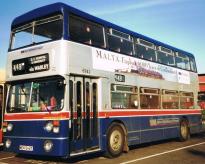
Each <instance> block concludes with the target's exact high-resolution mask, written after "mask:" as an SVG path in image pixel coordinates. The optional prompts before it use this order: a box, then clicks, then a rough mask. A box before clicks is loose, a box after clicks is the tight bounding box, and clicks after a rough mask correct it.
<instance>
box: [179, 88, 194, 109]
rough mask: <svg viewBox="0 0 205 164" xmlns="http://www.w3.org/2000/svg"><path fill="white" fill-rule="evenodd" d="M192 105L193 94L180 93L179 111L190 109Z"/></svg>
mask: <svg viewBox="0 0 205 164" xmlns="http://www.w3.org/2000/svg"><path fill="white" fill-rule="evenodd" d="M193 105H194V95H193V93H188V92H181V93H180V107H181V109H190V108H193Z"/></svg>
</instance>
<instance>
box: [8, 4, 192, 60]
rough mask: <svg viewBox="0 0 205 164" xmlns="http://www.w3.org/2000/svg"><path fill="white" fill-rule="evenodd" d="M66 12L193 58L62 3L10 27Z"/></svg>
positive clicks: (16, 20) (33, 12)
mask: <svg viewBox="0 0 205 164" xmlns="http://www.w3.org/2000/svg"><path fill="white" fill-rule="evenodd" d="M68 12H71V13H73V14H76V15H78V16H80V17H83V18H86V19H88V20H90V21H94V22H96V23H99V24H101V25H103V26H105V27H108V28H113V29H115V30H118V31H120V32H123V33H127V34H129V35H131V36H134V37H136V38H141V39H144V40H147V41H149V42H152V43H154V44H155V45H158V46H162V47H165V48H168V49H171V50H173V51H177V52H180V53H183V54H186V55H187V56H189V57H192V58H194V56H193V54H191V53H189V52H186V51H183V50H180V49H178V48H175V47H172V46H170V45H167V44H165V43H162V42H160V41H157V40H154V39H152V38H149V37H147V36H144V35H142V34H139V33H136V32H133V31H131V30H128V29H125V28H123V27H120V26H118V25H115V24H113V23H110V22H108V21H105V20H102V19H100V18H97V17H95V16H92V15H90V14H88V13H85V12H83V11H80V10H78V9H76V8H74V7H71V6H69V5H66V4H64V3H54V4H50V5H47V6H43V7H40V8H37V9H34V10H32V11H29V12H27V13H25V14H23V15H21V16H19V17H17V18H15V19H14V20H13V22H12V26H11V27H12V29H13V28H15V27H16V26H19V25H21V24H24V23H26V22H29V21H33V20H36V19H39V18H41V17H45V16H48V15H52V14H55V13H62V14H63V15H64V14H65V15H66V13H68ZM65 38H66V37H65Z"/></svg>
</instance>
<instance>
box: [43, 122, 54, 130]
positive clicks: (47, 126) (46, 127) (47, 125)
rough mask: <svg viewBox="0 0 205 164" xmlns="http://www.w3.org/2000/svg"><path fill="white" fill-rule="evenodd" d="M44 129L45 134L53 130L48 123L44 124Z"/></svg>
mask: <svg viewBox="0 0 205 164" xmlns="http://www.w3.org/2000/svg"><path fill="white" fill-rule="evenodd" d="M44 129H45V130H46V131H47V132H50V131H51V130H52V129H53V124H52V123H51V122H48V123H47V124H46V126H45V127H44Z"/></svg>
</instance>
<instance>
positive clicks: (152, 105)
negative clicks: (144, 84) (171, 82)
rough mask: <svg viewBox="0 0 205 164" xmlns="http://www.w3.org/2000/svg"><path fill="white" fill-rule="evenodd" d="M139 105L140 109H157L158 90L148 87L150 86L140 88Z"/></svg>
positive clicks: (158, 102)
mask: <svg viewBox="0 0 205 164" xmlns="http://www.w3.org/2000/svg"><path fill="white" fill-rule="evenodd" d="M140 107H141V109H159V108H160V97H159V90H158V89H150V88H141V89H140Z"/></svg>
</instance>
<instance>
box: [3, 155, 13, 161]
mask: <svg viewBox="0 0 205 164" xmlns="http://www.w3.org/2000/svg"><path fill="white" fill-rule="evenodd" d="M14 157H15V156H10V157H5V158H0V161H1V160H5V159H10V158H14Z"/></svg>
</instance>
